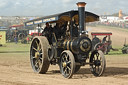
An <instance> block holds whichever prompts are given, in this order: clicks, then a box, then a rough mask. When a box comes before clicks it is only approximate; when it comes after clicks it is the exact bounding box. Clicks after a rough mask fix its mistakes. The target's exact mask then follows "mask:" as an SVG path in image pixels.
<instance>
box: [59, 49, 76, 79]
mask: <svg viewBox="0 0 128 85" xmlns="http://www.w3.org/2000/svg"><path fill="white" fill-rule="evenodd" d="M60 71H61V73H62V75H63V76H64V77H65V78H71V77H72V75H73V73H74V71H75V59H74V56H73V54H72V53H71V51H69V50H65V51H63V52H62V54H61V58H60Z"/></svg>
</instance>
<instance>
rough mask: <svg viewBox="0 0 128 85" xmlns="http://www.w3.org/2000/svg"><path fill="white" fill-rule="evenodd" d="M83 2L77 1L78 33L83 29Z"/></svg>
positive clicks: (80, 33)
mask: <svg viewBox="0 0 128 85" xmlns="http://www.w3.org/2000/svg"><path fill="white" fill-rule="evenodd" d="M85 5H86V3H85V2H78V3H77V6H78V12H79V15H78V16H79V30H80V31H79V35H82V31H84V21H85Z"/></svg>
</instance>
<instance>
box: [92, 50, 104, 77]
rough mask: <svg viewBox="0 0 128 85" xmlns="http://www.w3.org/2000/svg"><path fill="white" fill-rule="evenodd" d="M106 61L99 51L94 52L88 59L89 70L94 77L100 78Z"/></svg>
mask: <svg viewBox="0 0 128 85" xmlns="http://www.w3.org/2000/svg"><path fill="white" fill-rule="evenodd" d="M105 67H106V61H105V57H104V54H103V52H102V51H101V50H98V51H97V50H95V51H94V52H92V54H91V57H90V69H91V72H92V74H93V75H94V76H101V75H102V74H103V72H104V70H105Z"/></svg>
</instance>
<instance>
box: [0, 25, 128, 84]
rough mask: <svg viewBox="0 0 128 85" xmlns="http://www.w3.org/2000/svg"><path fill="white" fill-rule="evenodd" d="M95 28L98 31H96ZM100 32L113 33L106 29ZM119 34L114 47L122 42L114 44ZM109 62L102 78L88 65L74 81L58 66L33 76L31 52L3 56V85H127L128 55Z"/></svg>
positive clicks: (0, 72)
mask: <svg viewBox="0 0 128 85" xmlns="http://www.w3.org/2000/svg"><path fill="white" fill-rule="evenodd" d="M92 29H93V30H92V31H95V30H96V29H97V28H95V27H93V28H92ZM97 30H98V31H101V30H102V31H110V29H109V30H108V29H106V28H102V29H101V28H98V29H97ZM97 30H96V31H97ZM111 31H113V29H112V30H111ZM116 33H117V32H115V30H114V31H113V37H112V39H114V41H113V44H116V45H120V42H118V43H117V41H115V40H117V39H115V38H117V37H116V36H115V35H117V34H116ZM121 33H123V34H124V33H125V32H121ZM126 35H127V36H128V33H126ZM126 35H124V37H125V36H126ZM122 36H123V35H122ZM124 37H122V38H123V40H122V41H124ZM120 39H121V38H120ZM0 49H1V48H0ZM106 63H107V68H106V71H105V73H104V75H103V76H101V77H94V76H93V75H92V74H91V72H90V70H89V66H88V65H87V66H84V67H82V68H81V69H80V70H79V71H78V72H77V73H76V74H74V76H73V78H72V79H65V78H63V76H62V75H61V74H60V72H59V67H58V66H57V65H56V66H50V68H49V70H48V72H47V74H36V73H34V72H33V70H32V68H31V66H30V62H29V52H23V53H22V52H21V53H17V54H14V53H0V85H128V55H126V54H125V55H123V56H122V54H115V55H107V56H106Z"/></svg>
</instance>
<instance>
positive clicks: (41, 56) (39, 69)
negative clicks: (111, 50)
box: [25, 2, 106, 78]
mask: <svg viewBox="0 0 128 85" xmlns="http://www.w3.org/2000/svg"><path fill="white" fill-rule="evenodd" d="M85 5H86V3H84V2H79V3H77V6H78V10H72V11H67V12H64V13H60V14H55V15H51V16H46V17H41V18H38V19H34V20H31V21H28V22H26V23H25V25H26V26H30V25H36V26H37V24H42V23H46V27H45V29H44V31H43V32H42V36H35V37H34V38H33V40H32V43H31V47H30V62H31V66H32V69H33V70H34V72H36V73H46V72H47V71H48V68H49V65H50V64H51V65H56V64H58V65H59V67H60V72H61V74H62V75H63V76H64V77H65V78H71V77H72V76H73V74H74V73H76V72H77V71H78V70H79V69H80V67H81V66H84V65H86V64H89V65H90V69H91V72H92V74H93V75H94V76H101V75H102V74H103V72H104V70H105V67H106V62H105V57H104V54H103V52H102V51H100V50H94V51H93V52H91V49H92V42H91V40H90V39H89V38H88V35H87V34H86V30H84V24H85V23H87V22H94V21H97V20H99V16H98V15H96V14H93V13H91V12H87V11H85V10H84V9H85ZM49 24H50V25H49ZM51 24H55V26H54V27H52V26H51ZM87 59H89V62H88V63H87V61H86V60H87Z"/></svg>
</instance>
